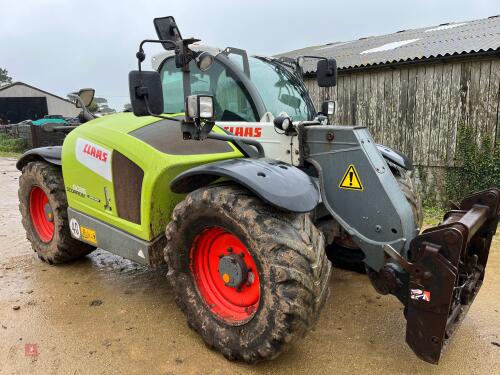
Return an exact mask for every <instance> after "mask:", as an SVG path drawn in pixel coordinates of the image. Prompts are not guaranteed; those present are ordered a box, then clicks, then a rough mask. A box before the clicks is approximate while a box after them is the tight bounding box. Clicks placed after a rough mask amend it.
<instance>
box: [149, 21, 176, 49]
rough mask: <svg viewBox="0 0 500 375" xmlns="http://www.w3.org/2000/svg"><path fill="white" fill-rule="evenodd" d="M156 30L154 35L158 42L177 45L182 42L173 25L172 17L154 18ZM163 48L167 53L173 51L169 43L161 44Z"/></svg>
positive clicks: (172, 46)
mask: <svg viewBox="0 0 500 375" xmlns="http://www.w3.org/2000/svg"><path fill="white" fill-rule="evenodd" d="M153 23H154V25H155V29H156V35H158V39H160V40H168V41H170V42H174V43H177V42H179V41H181V40H182V36H181V32H180V31H179V28H178V27H177V24H176V23H175V19H174V17H172V16H168V17H161V18H155V19H154V20H153ZM162 46H163V48H165V49H166V50H167V51H169V50H173V49H175V47H174V45H173V44H171V43H162Z"/></svg>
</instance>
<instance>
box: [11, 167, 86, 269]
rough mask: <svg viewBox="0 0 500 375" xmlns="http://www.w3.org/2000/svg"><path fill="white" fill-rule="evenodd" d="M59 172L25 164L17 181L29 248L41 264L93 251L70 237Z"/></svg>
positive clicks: (55, 169) (66, 203)
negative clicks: (36, 255) (41, 261)
mask: <svg viewBox="0 0 500 375" xmlns="http://www.w3.org/2000/svg"><path fill="white" fill-rule="evenodd" d="M67 209H68V202H67V200H66V192H65V190H64V183H63V178H62V173H61V168H59V167H56V166H54V165H50V164H48V163H45V162H41V161H36V162H31V163H28V164H27V165H26V166H25V167H24V168H23V171H22V175H21V177H20V178H19V210H20V211H21V216H22V222H23V226H24V229H25V230H26V238H27V239H28V241H30V242H31V247H32V248H33V250H34V251H35V252H36V253H37V254H38V257H39V258H40V259H41V260H43V261H44V262H47V263H50V264H59V263H64V262H68V261H70V260H74V259H78V258H81V257H83V256H85V255H87V254H89V253H91V252H92V251H93V250H94V249H95V248H94V247H92V246H90V245H87V244H85V243H83V242H80V241H78V240H75V239H73V238H72V237H71V234H70V229H69V223H68V213H67Z"/></svg>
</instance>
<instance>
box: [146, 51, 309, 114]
mask: <svg viewBox="0 0 500 375" xmlns="http://www.w3.org/2000/svg"><path fill="white" fill-rule="evenodd" d="M191 49H192V50H193V51H196V52H208V53H210V54H211V55H212V56H214V61H213V64H212V66H211V67H210V69H208V70H206V71H202V70H201V69H200V68H199V67H198V65H197V64H196V62H195V61H194V60H192V61H191V62H190V63H189V82H190V93H185V92H184V84H183V79H184V78H183V71H182V69H181V68H178V67H177V66H176V63H175V55H174V53H173V52H166V53H162V54H160V55H157V56H155V57H153V59H152V65H153V69H155V70H157V71H158V72H159V73H160V76H161V82H162V89H163V100H164V113H181V112H184V106H185V103H184V98H185V97H186V96H187V95H211V96H213V98H214V109H215V116H216V120H217V121H224V122H225V121H238V122H242V121H243V122H259V121H263V120H265V121H272V120H273V119H274V118H276V117H278V116H283V115H285V116H290V117H291V118H293V120H294V121H308V120H313V119H314V118H315V117H316V115H317V112H316V110H315V108H314V104H313V102H312V100H311V98H310V96H309V94H308V93H307V89H306V87H305V85H304V83H303V81H302V80H301V79H300V78H299V77H298V76H297V75H296V74H295V73H294V72H293V71H292V70H291V69H289V68H287V67H286V66H285V65H283V64H281V63H280V62H278V60H275V59H270V58H265V57H258V56H251V57H247V56H246V53H245V52H244V51H243V52H240V53H238V54H233V53H227V51H230V50H231V49H226V50H220V49H216V48H211V47H205V46H200V45H193V46H192V47H191ZM238 51H241V50H238Z"/></svg>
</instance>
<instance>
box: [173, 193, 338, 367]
mask: <svg viewBox="0 0 500 375" xmlns="http://www.w3.org/2000/svg"><path fill="white" fill-rule="evenodd" d="M166 237H167V240H168V242H167V247H166V249H165V258H166V261H167V264H168V268H169V271H168V279H169V281H170V283H171V284H172V286H173V288H174V291H175V295H176V302H177V304H178V305H179V306H180V308H181V309H182V311H184V313H185V314H186V316H187V321H188V324H189V326H190V327H191V328H192V329H194V330H195V331H196V332H198V333H199V334H200V335H201V336H202V338H203V340H204V341H205V343H206V344H207V345H208V346H209V347H210V348H213V349H215V350H218V351H220V352H222V354H223V355H224V356H225V357H226V358H228V359H230V360H241V361H244V362H247V363H255V362H258V361H261V360H265V359H272V358H274V357H276V356H278V355H279V354H280V353H282V352H283V351H284V350H286V349H287V348H288V347H289V346H290V345H291V344H292V343H293V342H294V341H295V340H296V339H297V338H299V337H302V336H303V335H304V334H305V333H306V332H307V331H308V330H309V329H310V328H311V326H312V325H313V324H314V323H315V321H316V320H317V318H318V316H319V313H320V310H321V307H322V306H323V305H324V303H325V300H326V299H327V297H328V295H329V287H328V280H329V277H330V271H331V265H330V262H328V260H327V258H326V256H325V253H324V239H323V236H322V234H321V232H320V231H319V230H318V229H317V228H316V227H315V226H314V225H313V223H312V222H311V220H310V218H309V215H307V214H291V213H284V212H282V211H278V210H277V209H275V208H273V207H271V206H269V205H267V204H265V203H263V202H262V201H261V200H260V199H258V198H256V197H255V196H253V195H252V194H251V193H250V192H248V191H247V190H245V189H243V188H241V187H238V186H232V185H217V186H210V187H206V188H202V189H199V190H196V191H194V192H192V193H191V194H189V195H188V196H187V197H186V199H185V200H184V201H182V202H181V203H179V204H178V205H177V207H176V208H175V210H174V212H173V215H172V221H171V222H170V223H169V224H168V226H167V229H166Z"/></svg>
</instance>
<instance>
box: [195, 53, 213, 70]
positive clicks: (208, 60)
mask: <svg viewBox="0 0 500 375" xmlns="http://www.w3.org/2000/svg"><path fill="white" fill-rule="evenodd" d="M194 61H195V62H196V66H198V68H199V69H200V70H201V71H202V72H206V71H207V70H209V69H210V68H211V67H212V65H213V63H214V57H213V56H212V55H211V54H210V53H208V52H206V51H203V52H200V53H198V55H197V56H196V57H195V58H194Z"/></svg>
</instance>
